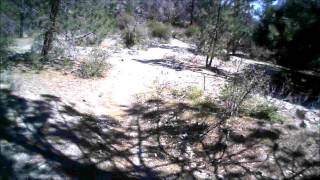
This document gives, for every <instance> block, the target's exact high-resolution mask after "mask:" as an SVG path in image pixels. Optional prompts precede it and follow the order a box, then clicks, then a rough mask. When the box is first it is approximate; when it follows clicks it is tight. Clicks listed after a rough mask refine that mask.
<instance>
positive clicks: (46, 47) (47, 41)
mask: <svg viewBox="0 0 320 180" xmlns="http://www.w3.org/2000/svg"><path fill="white" fill-rule="evenodd" d="M50 4H51V11H50V27H49V29H48V30H47V32H46V33H45V35H44V42H43V47H42V52H41V54H42V56H44V57H45V56H47V55H48V53H49V51H50V50H51V48H52V42H53V33H54V31H55V26H56V17H57V15H58V10H59V5H60V0H51V1H50Z"/></svg>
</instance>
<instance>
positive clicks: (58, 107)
mask: <svg viewBox="0 0 320 180" xmlns="http://www.w3.org/2000/svg"><path fill="white" fill-rule="evenodd" d="M105 43H107V41H106V42H105ZM106 47H107V45H106ZM109 61H110V63H111V64H112V65H113V68H112V70H111V71H110V72H108V73H106V76H105V78H102V79H88V80H83V79H79V78H77V77H76V76H74V74H69V73H68V74H63V73H61V72H57V71H54V70H52V69H51V70H44V71H41V72H39V73H38V74H36V73H34V72H28V71H26V72H23V73H22V72H21V71H19V69H16V70H15V71H14V72H13V79H14V80H15V83H16V84H17V86H18V88H17V89H16V90H15V91H9V90H5V89H1V92H0V97H1V99H0V102H1V103H0V119H1V122H0V128H1V129H0V145H1V147H0V150H1V151H0V158H1V160H0V174H1V176H2V177H4V179H6V178H12V179H26V178H31V179H51V178H56V179H66V178H68V177H71V178H78V179H130V178H132V179H161V178H162V179H163V178H164V179H177V178H180V179H205V178H208V179H223V178H225V179H232V178H235V179H237V178H240V179H304V178H307V177H309V176H317V175H319V158H320V157H319V143H320V139H319V138H320V137H319V132H318V131H317V130H318V126H317V124H315V125H314V124H312V125H308V128H303V127H299V126H298V125H297V121H299V122H300V120H297V118H296V117H295V114H294V111H293V110H292V109H287V110H288V112H289V113H291V114H294V115H293V117H292V118H290V119H289V120H287V121H284V122H277V123H271V122H266V121H258V120H255V119H250V118H246V117H244V118H238V119H230V120H227V121H222V120H221V119H220V118H219V117H220V116H219V113H220V112H221V108H219V106H217V105H215V104H208V103H207V102H201V101H199V102H198V101H197V102H191V103H190V102H186V101H184V100H183V99H179V98H177V97H172V96H168V95H162V94H161V93H162V88H161V87H160V86H155V85H158V84H162V85H164V88H166V87H168V88H171V87H176V88H182V87H187V86H197V87H199V88H200V89H203V87H204V85H205V87H206V88H205V91H206V92H210V93H211V92H213V93H212V95H213V96H215V95H217V94H218V93H219V91H220V89H221V87H222V86H223V85H224V83H225V82H226V80H227V79H228V78H231V77H234V76H237V74H236V72H237V68H240V69H242V68H245V65H244V64H250V61H247V60H244V61H245V62H246V63H243V61H237V60H235V61H230V62H226V63H222V62H221V61H215V63H216V64H214V65H213V66H214V67H215V68H213V69H210V70H208V69H204V68H203V57H198V56H195V55H193V54H192V53H191V52H190V47H189V46H188V44H185V43H183V42H181V41H177V40H174V41H172V42H171V43H169V44H160V45H159V44H158V45H157V44H156V45H152V46H151V47H150V48H149V49H147V50H139V51H137V50H126V49H125V50H121V51H117V52H113V53H112V55H111V57H110V58H109ZM154 92H159V93H156V95H155V96H153V93H154ZM291 106H293V105H292V104H291ZM294 107H295V108H296V106H294ZM307 114H308V113H307ZM314 122H315V123H317V122H319V120H316V119H315V120H314ZM298 124H299V123H298Z"/></svg>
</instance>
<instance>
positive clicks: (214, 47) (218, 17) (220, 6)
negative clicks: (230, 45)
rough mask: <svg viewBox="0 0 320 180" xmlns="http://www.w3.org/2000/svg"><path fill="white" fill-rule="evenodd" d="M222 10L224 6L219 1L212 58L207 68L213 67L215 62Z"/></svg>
mask: <svg viewBox="0 0 320 180" xmlns="http://www.w3.org/2000/svg"><path fill="white" fill-rule="evenodd" d="M221 9H222V5H221V2H220V1H219V4H218V11H217V19H216V23H215V28H214V37H213V45H212V47H211V54H210V55H209V56H210V60H209V62H208V64H207V65H206V66H207V67H211V64H212V61H213V58H214V53H215V50H216V46H217V41H218V38H219V31H220V28H221V27H220V20H221V19H220V18H221ZM208 58H209V57H207V59H208Z"/></svg>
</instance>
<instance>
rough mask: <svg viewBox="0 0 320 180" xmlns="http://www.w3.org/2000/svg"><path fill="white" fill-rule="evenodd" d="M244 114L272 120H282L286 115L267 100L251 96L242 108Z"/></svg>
mask: <svg viewBox="0 0 320 180" xmlns="http://www.w3.org/2000/svg"><path fill="white" fill-rule="evenodd" d="M240 111H241V112H242V113H243V114H244V115H247V116H250V117H253V118H257V119H264V120H270V121H281V120H284V119H285V117H284V116H282V115H281V114H280V113H279V112H278V108H277V107H275V106H274V105H272V104H271V103H270V102H268V101H266V100H261V99H257V98H251V99H249V100H247V101H246V102H245V103H244V104H243V106H242V107H241V110H240Z"/></svg>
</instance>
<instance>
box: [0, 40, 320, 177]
mask: <svg viewBox="0 0 320 180" xmlns="http://www.w3.org/2000/svg"><path fill="white" fill-rule="evenodd" d="M116 43H119V42H118V41H114V40H110V41H109V40H108V39H106V40H105V41H104V42H103V43H102V45H101V48H104V49H105V50H107V51H108V48H109V47H111V46H113V45H114V44H116ZM28 48H29V47H26V46H25V45H24V46H23V48H22V49H23V51H27V50H28ZM190 49H191V47H190V45H189V44H186V43H184V42H182V41H179V40H177V39H172V40H171V41H170V42H169V43H167V44H163V43H162V44H154V45H151V46H150V47H149V48H147V49H145V50H142V49H140V50H137V49H117V50H112V51H110V57H109V58H108V59H107V61H108V62H110V63H111V65H112V68H111V70H110V71H108V72H106V74H105V76H104V78H96V79H81V78H79V77H77V76H75V75H74V74H72V73H67V74H65V73H63V72H57V71H54V70H44V71H40V72H39V73H34V72H24V73H22V72H21V71H19V69H17V70H15V71H14V72H13V74H12V75H13V79H14V81H15V83H16V86H17V88H16V90H15V91H14V95H17V96H18V97H22V98H24V100H23V101H26V103H25V104H30V105H31V106H32V107H33V106H34V107H33V108H35V109H37V108H40V109H41V108H43V107H47V106H48V107H50V108H49V109H50V116H49V115H48V122H49V123H48V125H47V126H48V127H45V128H44V127H42V129H41V132H42V131H46V133H47V134H48V136H45V140H46V141H48V142H47V143H49V145H50V147H51V146H52V147H51V149H55V151H52V152H51V149H47V150H45V148H46V146H44V145H48V144H46V143H44V142H43V141H42V140H41V142H36V143H39V144H38V145H39V149H37V151H36V152H38V153H33V152H34V151H32V150H30V149H28V148H26V147H28V146H26V145H25V144H23V143H20V142H18V143H17V144H22V145H20V146H17V145H15V144H13V143H12V142H10V140H8V139H6V140H1V144H2V149H6V150H5V151H4V154H5V155H7V156H8V157H12V158H11V159H13V161H14V169H15V170H14V171H15V172H16V173H19V174H21V178H22V179H23V178H28V177H29V178H35V177H37V178H40V179H47V178H50V179H51V178H54V179H64V178H65V177H64V175H62V174H59V170H57V169H55V168H54V167H55V163H57V162H59V163H61V162H69V163H71V164H72V163H74V161H77V162H80V161H82V160H81V159H89V160H90V162H97V164H98V167H99V168H102V169H108V168H109V167H110V166H113V167H117V168H120V169H121V168H122V169H126V168H127V167H128V166H130V167H132V166H133V167H134V169H136V170H134V171H133V172H136V171H138V172H140V170H139V169H143V168H144V169H143V172H142V173H146V174H148V173H150V172H149V170H147V168H146V167H154V168H153V169H159V170H161V171H163V172H167V173H168V172H169V174H174V173H175V172H179V171H183V170H184V169H183V168H184V167H187V166H179V165H177V164H174V163H173V164H170V165H164V164H166V163H168V161H167V160H166V161H165V160H159V161H154V159H152V158H148V157H142V155H141V154H143V152H144V151H147V147H149V146H150V147H151V149H152V148H155V147H152V145H153V144H154V143H157V142H155V141H154V140H153V139H148V138H149V136H148V133H149V131H147V130H148V129H144V128H147V127H144V126H143V125H139V123H143V124H148V123H151V122H150V121H141V122H140V121H139V116H136V115H135V114H134V113H136V111H139V113H142V112H143V111H144V108H146V109H148V108H150V106H147V107H140V109H139V108H138V107H132V106H133V105H134V103H135V102H136V100H137V97H139V95H143V94H147V95H150V94H151V92H154V91H157V90H159V89H155V88H157V87H160V86H163V85H164V86H169V87H170V88H185V87H188V86H197V87H198V88H199V89H204V91H205V93H207V94H211V95H213V96H216V95H217V94H219V91H220V90H221V88H222V86H223V85H224V84H225V82H226V77H225V76H223V75H221V74H218V73H213V72H211V71H208V70H204V69H203V68H202V67H203V65H204V57H202V56H196V55H194V54H193V53H192V52H191V51H190ZM182 61H183V63H182ZM252 63H255V62H253V61H251V60H245V59H237V58H235V59H233V60H232V61H231V62H228V63H222V62H220V61H215V62H214V66H218V65H219V68H221V69H222V70H224V71H225V72H228V73H232V72H235V71H236V69H237V68H235V67H239V68H243V67H244V66H245V65H247V64H252ZM18 100H19V101H22V100H20V99H18ZM274 101H276V100H274ZM40 102H41V103H44V104H41V103H40ZM20 103H21V102H20ZM276 103H279V106H280V104H282V105H283V103H281V102H279V100H278V101H277V102H276ZM135 108H138V110H137V109H135ZM152 108H155V107H152ZM297 108H303V107H298V106H296V105H292V104H286V105H285V107H284V108H283V111H284V112H287V113H291V114H293V113H292V112H290V111H294V110H295V109H297ZM31 109H32V108H31ZM151 110H152V109H151ZM186 111H187V110H186ZM306 111H307V110H306ZM30 112H33V111H30V109H29V108H26V109H23V110H22V112H20V114H21V116H19V118H18V121H19V122H20V121H21V123H20V125H19V126H21V127H20V128H22V129H26V128H25V127H28V128H27V129H28V130H29V129H31V131H28V130H24V131H22V132H21V134H20V136H22V137H24V138H25V137H27V138H26V139H28V137H32V136H31V135H33V134H34V132H37V131H36V130H37V126H36V125H34V124H32V122H31V123H30V122H24V120H25V117H27V116H30ZM40 112H41V110H40ZM164 112H166V111H164ZM44 113H45V112H44ZM308 113H311V115H310V117H312V118H314V119H313V120H312V122H319V119H317V116H316V115H315V114H316V113H318V112H316V111H314V114H312V113H313V111H312V110H310V111H308ZM85 114H92V115H94V116H95V117H99V120H90V118H88V117H87V116H86V115H85ZM171 114H174V112H171V110H169V111H168V114H166V113H164V115H163V116H164V117H166V116H170V115H171ZM142 115H143V114H142ZM307 115H308V114H307ZM41 116H43V115H42V114H41ZM83 118H88V119H87V120H86V121H85V122H84V124H83V126H84V127H78V125H79V121H81V119H83ZM91 121H93V122H92V123H93V125H92V124H90V126H89V125H88V126H85V125H86V123H90V122H91ZM113 121H114V122H113ZM109 122H111V124H108V123H109ZM28 123H29V124H28ZM114 124H119V125H114ZM59 125H61V127H58V126H59ZM296 125H299V124H296ZM75 126H76V127H77V128H75ZM104 126H106V127H104ZM140 126H141V127H140ZM181 126H182V125H181ZM316 126H317V124H314V125H313V124H312V127H316ZM235 127H236V126H235ZM177 128H178V127H177ZM43 129H45V130H43ZM57 129H59V132H60V131H61V132H64V133H66V135H65V136H62V138H61V137H60V135H61V134H63V133H61V132H60V133H59V135H58V134H54V132H55V131H57ZM240 129H241V128H240ZM144 130H145V132H144V133H141V132H143V131H144ZM51 131H52V132H51ZM87 131H88V133H87ZM46 133H44V134H46ZM50 133H51V134H50ZM82 133H83V134H82ZM56 136H57V137H56ZM78 136H79V137H80V136H81V137H82V136H83V137H82V138H84V139H80V140H77V141H76V140H74V139H73V138H74V137H78ZM85 136H86V137H85ZM113 136H116V138H115V139H116V140H113V138H112V137H113ZM144 136H148V137H146V139H145V140H144V141H141V142H140V139H141V137H142V138H143V137H144ZM151 136H152V135H150V137H151ZM66 137H68V138H66ZM16 138H17V139H19V135H18V136H17V137H16ZM20 138H21V137H20ZM54 138H58V140H59V142H55V139H54ZM59 138H60V139H59ZM31 139H32V138H31ZM131 139H132V140H131ZM213 139H214V138H213ZM81 140H83V141H86V140H88V142H86V143H84V144H81ZM114 141H115V142H114ZM118 141H119V142H118ZM159 141H160V140H159ZM161 141H163V140H161ZM95 142H97V144H98V145H97V147H96V144H94V143H95ZM28 143H29V141H28ZM158 143H159V142H158ZM163 143H166V142H165V141H164V142H163ZM91 144H92V145H93V144H94V147H93V149H90V150H87V149H86V148H88V146H90V145H91ZM27 145H28V144H27ZM31 145H32V146H34V147H36V148H37V147H38V145H35V144H32V142H31ZM131 145H132V147H131ZM167 145H169V144H167ZM100 146H104V148H103V149H101V148H100ZM109 146H111V147H109ZM106 147H108V148H110V149H111V150H110V149H106ZM150 147H149V148H150ZM190 148H191V146H186V149H187V150H188V149H190ZM235 148H239V147H238V146H236V147H235ZM10 149H11V150H10ZM12 149H14V150H12ZM155 150H156V149H155ZM17 151H19V153H17ZM109 151H110V152H109ZM119 151H120V152H121V153H122V154H127V153H128V155H125V156H124V157H120V156H116V157H113V158H112V159H111V160H110V159H108V160H105V159H104V160H101V157H100V156H102V154H103V155H106V156H107V157H108V158H109V156H110V154H108V153H111V156H112V155H115V154H117V152H119ZM156 151H157V150H156ZM188 151H189V150H188ZM259 151H261V150H259ZM57 152H59V153H57ZM88 152H89V153H88ZM86 153H88V154H86ZM39 154H41V155H39ZM151 154H155V156H156V157H158V156H159V157H161V154H159V155H157V153H151ZM62 155H63V156H62ZM149 155H150V153H149ZM48 156H49V158H48ZM51 156H53V157H55V156H57V159H54V158H52V159H51ZM61 156H62V157H64V158H67V159H64V158H62V160H61ZM87 156H88V157H87ZM96 156H97V157H96ZM162 156H163V155H162ZM188 156H189V155H188ZM99 157H100V159H99ZM59 158H60V159H59ZM188 158H190V160H191V161H195V163H199V162H197V161H198V159H197V158H192V156H191V157H188ZM48 159H49V160H48ZM178 159H179V158H178ZM73 160H74V161H73ZM199 161H200V159H199ZM98 162H99V163H98ZM112 163H115V164H112ZM200 163H201V162H200ZM157 164H158V165H159V166H157ZM178 164H179V163H178ZM192 164H193V163H191V166H192ZM193 165H194V164H193ZM26 166H32V167H33V168H34V170H30V171H29V170H28V169H25V167H26ZM187 168H191V169H192V167H189V166H188V167H187ZM137 169H138V170H137ZM30 172H32V173H31V174H30ZM212 172H213V171H211V172H210V170H208V169H203V170H202V171H197V172H195V173H198V176H197V177H198V178H199V177H200V178H210V177H211V176H208V175H206V173H207V174H210V173H212ZM286 173H289V174H290V172H289V171H288V172H286ZM148 175H149V174H148ZM253 179H254V178H253Z"/></svg>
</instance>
